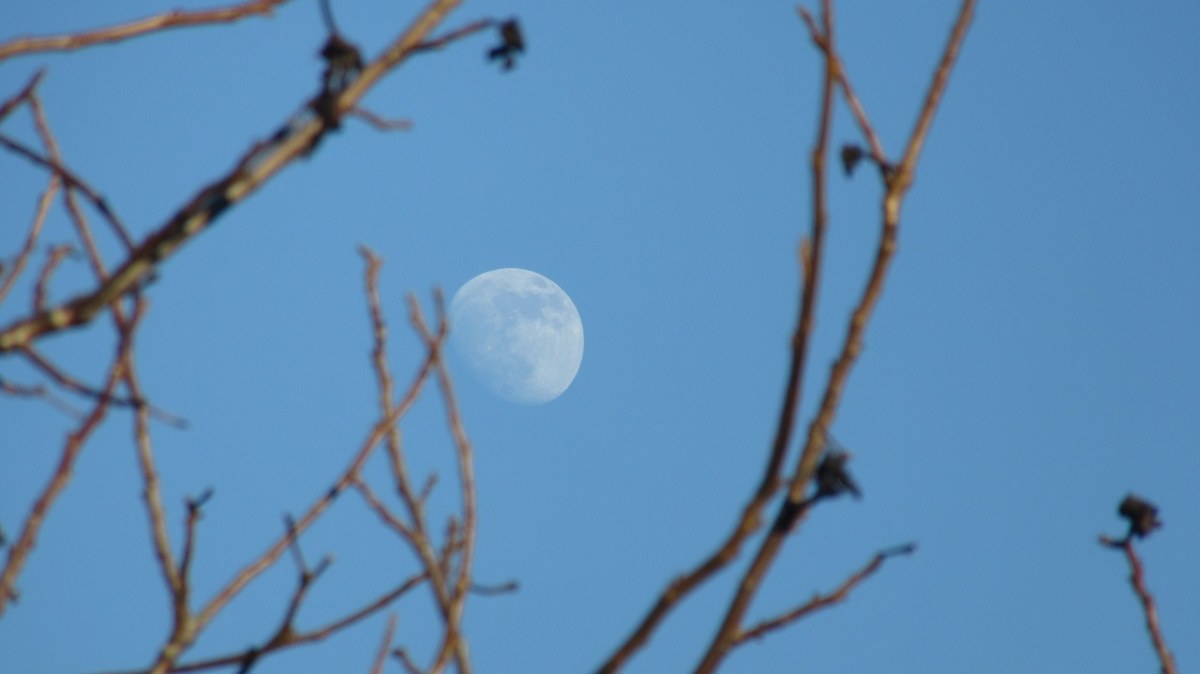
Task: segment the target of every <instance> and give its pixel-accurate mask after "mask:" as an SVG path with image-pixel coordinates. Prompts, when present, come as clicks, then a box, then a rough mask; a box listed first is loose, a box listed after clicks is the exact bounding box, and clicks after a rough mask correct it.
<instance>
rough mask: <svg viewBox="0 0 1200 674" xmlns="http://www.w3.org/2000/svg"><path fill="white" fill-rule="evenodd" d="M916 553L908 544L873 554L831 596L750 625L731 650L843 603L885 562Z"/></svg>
mask: <svg viewBox="0 0 1200 674" xmlns="http://www.w3.org/2000/svg"><path fill="white" fill-rule="evenodd" d="M916 549H917V546H916V545H915V544H913V543H908V544H905V545H900V546H897V547H894V548H889V549H887V550H882V551H880V552H877V553H875V556H874V557H872V558H871V561H870V562H868V563H867V565H866V566H864V567H863V568H861V569H859V570H858V571H856V572H854V573H853V574H852V575H851V576H850V577H849V578H847V579H846V580H844V581H842V584H841V585H839V586H838V587H837V589H835V590H834V591H833V592H830V593H828V594H823V595H822V594H818V595H815V596H813V598H812V599H809V600H808V601H807V602H805V603H804V604H802V605H800V606H797V607H796V608H794V609H792V610H790V611H787V612H786V613H782V614H780V615H777V616H775V617H773V618H769V619H767V620H764V621H762V622H760V623H758V624H757V625H754V626H753V627H750V628H749V629H746V630H745V631H743V632H741V633H740V634H738V635H737V636H736V637H734V639H733V646H735V647H736V646H740V645H742V644H743V643H745V642H747V641H750V640H751V639H761V638H763V637H764V636H766V635H767V634H769V633H771V632H774V631H775V630H777V629H780V628H783V627H787V626H788V625H790V624H792V623H794V622H796V621H797V620H799V619H801V618H804V617H805V616H808V615H810V614H812V613H815V612H817V611H819V610H821V609H823V608H828V607H830V606H832V605H834V604H838V603H841V602H843V601H845V600H846V598H847V597H849V596H850V592H851V591H852V590H854V588H856V587H858V586H859V585H860V584H861V583H862V582H863V581H865V580H866V579H867V578H870V577H871V576H872V575H874V574H875V572H876V571H878V570H879V568H880V567H881V566H883V563H884V561H886V560H887V559H888V558H889V557H896V556H898V555H911V554H912V553H913V552H915V551H916Z"/></svg>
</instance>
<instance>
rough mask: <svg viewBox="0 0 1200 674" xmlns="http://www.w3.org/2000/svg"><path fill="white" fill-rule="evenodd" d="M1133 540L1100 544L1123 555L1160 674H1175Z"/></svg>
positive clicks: (1105, 539) (1104, 538)
mask: <svg viewBox="0 0 1200 674" xmlns="http://www.w3.org/2000/svg"><path fill="white" fill-rule="evenodd" d="M1133 538H1134V537H1133V535H1132V533H1131V534H1129V535H1127V536H1125V537H1124V538H1121V539H1119V540H1114V539H1112V538H1109V537H1108V536H1101V537H1100V544H1101V545H1103V546H1105V547H1110V548H1116V549H1119V550H1121V551H1123V552H1124V553H1125V559H1126V560H1128V562H1129V584H1130V585H1132V586H1133V592H1134V594H1136V595H1137V597H1138V601H1139V602H1141V604H1142V613H1143V614H1144V615H1145V616H1146V631H1147V632H1148V633H1149V635H1150V643H1151V645H1153V646H1154V653H1155V654H1156V655H1157V656H1158V663H1159V668H1160V671H1161V672H1162V674H1176V673H1177V672H1178V671H1179V670H1178V668H1177V667H1176V665H1175V656H1174V655H1173V654H1172V653H1171V649H1170V648H1168V647H1167V640H1166V638H1165V637H1163V631H1162V625H1161V624H1160V623H1159V622H1158V608H1157V607H1156V605H1155V602H1154V595H1152V594H1150V588H1149V587H1147V585H1146V572H1145V569H1144V567H1143V566H1142V560H1141V558H1140V557H1138V554H1137V550H1135V549H1134V547H1133Z"/></svg>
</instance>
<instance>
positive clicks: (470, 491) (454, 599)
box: [408, 292, 476, 674]
mask: <svg viewBox="0 0 1200 674" xmlns="http://www.w3.org/2000/svg"><path fill="white" fill-rule="evenodd" d="M408 304H409V320H410V321H411V322H412V324H413V326H414V327H416V329H417V331H418V332H419V333H420V335H421V337H422V338H423V340H424V341H425V345H426V348H428V349H429V352H430V353H431V354H433V362H434V366H435V370H436V372H437V378H438V387H439V389H440V390H441V392H442V405H443V407H444V408H445V411H446V423H447V425H448V426H449V427H450V434H451V436H452V437H453V439H454V446H455V449H456V450H457V457H458V470H459V475H458V477H459V484H460V489H461V492H462V517H463V523H462V532H461V534H459V536H460V537H461V538H460V539H459V544H458V545H457V546H456V547H457V553H458V573H457V577H456V578H455V581H454V586H453V588H452V589H451V593H450V599H451V601H450V607H449V612H448V614H447V615H446V616H445V619H446V633H445V636H444V638H443V641H442V648H441V650H440V652H439V653H438V656H437V659H436V660H435V661H434V664H433V666H432V667H431V668H430V670H431V671H435V672H436V671H440V670H441V668H442V667H443V666H444V664H445V662H446V661H447V660H448V659H449V658H450V657H451V654H453V657H454V658H455V664H456V665H457V666H458V670H459V673H460V674H470V671H471V668H470V657H469V654H468V649H467V641H466V636H465V635H463V634H462V631H461V630H462V616H463V611H464V610H465V607H466V602H467V596H468V595H469V594H470V588H471V569H472V562H473V557H474V550H475V526H476V524H475V522H476V511H475V509H476V495H475V462H474V457H473V455H472V454H473V451H472V448H471V441H470V440H469V439H468V438H467V431H466V427H465V426H463V423H462V416H461V415H460V414H459V410H458V400H457V398H456V397H455V395H454V383H453V381H452V380H451V378H450V371H449V369H448V368H447V367H446V362H445V360H444V359H443V358H442V349H443V347H444V345H445V341H446V337H447V336H448V335H449V334H450V323H449V321H447V319H446V311H445V307H444V305H443V301H442V295H441V293H440V292H435V293H434V304H435V308H436V312H437V313H436V317H437V331H436V333H435V332H432V331H431V330H430V329H429V327H428V325H427V324H426V323H425V318H424V316H423V314H422V313H421V306H420V304H418V302H417V299H416V297H414V296H412V295H409V297H408ZM448 538H450V537H448ZM447 545H450V542H449V541H448V542H447Z"/></svg>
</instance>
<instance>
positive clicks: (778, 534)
mask: <svg viewBox="0 0 1200 674" xmlns="http://www.w3.org/2000/svg"><path fill="white" fill-rule="evenodd" d="M973 6H974V2H973V0H964V3H963V6H962V9H961V10H960V12H959V16H958V18H957V20H956V22H955V27H954V29H953V30H952V32H951V37H950V40H949V42H948V43H947V45H946V47H945V49H944V52H943V56H942V59H941V61H940V63H939V65H938V67H937V71H936V74H935V77H934V85H933V87H932V88H931V90H930V92H929V94H928V95H927V96H926V100H925V103H924V105H923V106H922V108H921V112H920V114H919V116H918V119H919V120H920V121H919V122H918V124H917V128H916V129H915V130H914V132H913V137H912V138H910V139H909V143H908V148H909V149H908V150H907V151H906V153H905V157H904V159H903V160H902V161H901V163H900V165H899V167H898V169H897V170H896V171H895V172H892V171H884V172H883V178H884V182H885V186H886V192H885V195H884V199H883V204H882V217H881V223H880V224H881V233H880V240H879V244H878V247H877V249H876V255H875V261H874V263H873V264H872V267H871V271H870V274H869V276H868V279H867V284H866V287H865V288H864V290H863V294H862V297H861V299H860V300H859V301H858V303H857V304H856V305H855V308H854V310H853V311H852V313H851V317H850V324H849V327H848V329H847V331H846V336H845V339H844V341H843V343H842V347H841V349H840V352H839V355H838V356H837V358H836V359H835V361H834V364H833V367H832V369H831V372H830V376H829V381H828V383H827V384H826V387H825V392H824V395H823V397H822V400H821V403H820V407H819V408H818V410H817V413H816V414H815V415H814V418H813V419H812V421H811V423H810V424H809V428H808V437H807V439H806V442H805V445H804V449H803V451H802V452H801V454H800V457H799V458H798V460H797V465H796V468H795V469H794V472H793V473H792V478H791V481H790V484H789V485H788V492H787V497H786V499H785V500H784V502H783V503H782V504H781V505H780V508H779V511H778V514H777V516H776V519H775V524H774V526H773V527H772V529H771V531H770V532H769V533H768V534H767V536H766V537H765V538H764V539H763V541H762V544H761V546H760V547H759V549H758V551H757V552H756V554H755V557H754V559H753V560H752V561H751V563H750V566H749V567H748V568H747V570H746V572H745V573H744V575H743V576H742V579H741V581H740V582H739V584H738V586H737V590H736V591H735V593H734V597H733V599H732V601H731V602H730V605H729V608H728V610H727V611H726V614H725V617H724V619H723V621H722V623H721V626H720V628H719V629H718V631H717V634H716V635H715V636H714V637H713V639H712V641H711V643H710V645H709V647H708V650H707V651H706V653H705V654H704V657H703V658H702V659H701V662H700V664H699V666H698V667H697V669H696V672H697V674H706V673H709V672H712V671H714V670H715V669H716V668H717V666H718V665H719V664H720V662H721V661H722V660H723V659H724V657H725V655H726V654H727V653H728V651H729V649H730V648H731V647H732V644H733V640H734V638H735V637H736V635H737V634H738V633H739V632H740V629H741V628H740V626H741V623H742V620H743V619H744V617H745V613H746V610H747V609H748V607H749V605H750V600H751V599H752V598H753V597H754V595H755V594H756V593H757V591H758V588H759V587H760V586H761V583H762V580H763V579H764V578H765V576H766V573H767V571H768V570H769V569H770V567H771V565H772V564H773V562H774V559H775V558H776V556H777V555H778V554H779V551H780V550H781V549H782V546H783V542H784V539H785V538H786V536H787V535H788V534H789V533H790V532H792V531H793V530H794V528H795V526H796V523H797V522H798V521H799V519H800V518H802V517H803V515H804V514H805V513H806V512H807V510H808V508H806V507H804V504H805V492H806V491H807V489H808V486H809V484H810V483H811V482H812V479H813V475H814V474H815V472H816V470H817V466H818V464H819V462H820V458H821V453H822V451H823V449H824V445H825V433H826V429H829V428H831V427H832V425H833V418H834V414H835V412H836V410H837V407H838V404H839V402H840V400H841V395H842V391H843V389H844V387H845V384H846V382H847V381H848V379H849V375H850V371H851V369H852V368H853V365H854V363H855V361H856V360H857V358H858V356H859V354H860V353H861V352H862V349H863V336H864V334H865V332H866V328H867V325H868V323H869V322H870V318H871V315H872V314H873V311H874V308H875V306H876V304H877V303H878V301H879V298H880V297H881V295H882V292H883V286H884V280H885V279H886V277H887V272H888V269H889V267H890V263H891V260H892V258H893V256H894V254H895V250H896V235H897V230H898V227H899V223H900V220H899V218H900V205H901V202H902V200H903V197H904V194H905V193H906V192H907V190H908V187H909V186H910V185H911V182H912V175H913V171H914V168H915V163H916V158H917V154H918V150H919V147H920V144H921V141H922V140H923V138H924V136H925V134H926V133H927V132H928V129H929V121H931V120H932V118H933V112H934V110H935V109H936V107H937V103H938V102H939V101H940V99H941V95H942V93H943V91H944V89H945V86H946V84H947V83H948V77H949V71H950V69H951V68H952V66H953V63H954V57H955V56H956V55H957V53H958V49H959V47H960V46H961V43H962V40H963V39H964V38H965V36H966V28H967V26H968V25H969V22H970V17H971V13H972V9H973ZM832 14H833V8H832V2H831V1H830V0H823V2H822V15H823V16H822V20H823V28H822V30H821V33H820V36H819V39H818V40H817V41H818V44H821V45H823V47H822V49H823V51H824V53H825V64H826V66H825V81H824V88H823V91H824V96H823V99H822V100H823V103H822V110H823V113H822V118H821V122H820V123H819V124H820V126H821V127H825V126H826V125H827V124H828V121H829V119H830V118H831V112H830V109H829V108H828V107H827V106H828V103H827V101H829V100H830V99H831V97H832V88H833V85H834V84H835V83H836V82H837V81H838V76H839V72H840V70H839V67H838V64H837V62H836V61H835V60H834V55H835V54H836V53H837V52H836V47H835V43H834V32H833V18H832ZM825 133H827V132H825ZM822 137H824V134H822V132H820V131H819V132H818V139H819V140H818V142H817V143H816V149H814V152H813V169H812V170H813V173H814V195H813V198H814V200H817V199H823V198H824V196H823V192H824V189H823V180H824V179H823V178H822V179H821V181H820V182H818V179H817V175H819V174H821V173H823V172H824V171H825V170H826V168H825V160H824V157H826V156H827V154H828V147H827V143H824V144H823V143H822V141H821V140H820V138H822ZM818 187H819V188H820V189H818ZM814 211H815V213H816V215H815V217H818V218H819V217H823V212H822V210H821V209H819V208H816V207H814Z"/></svg>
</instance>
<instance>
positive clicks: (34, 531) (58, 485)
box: [0, 302, 145, 616]
mask: <svg viewBox="0 0 1200 674" xmlns="http://www.w3.org/2000/svg"><path fill="white" fill-rule="evenodd" d="M144 309H145V305H144V303H141V302H139V303H138V304H137V305H136V306H135V308H134V313H133V316H132V319H131V320H129V321H128V322H126V323H125V325H124V327H123V329H121V330H120V331H119V339H118V343H117V349H116V356H115V357H114V358H113V362H112V365H111V366H110V367H109V369H108V375H107V376H106V377H105V383H104V385H103V387H101V389H100V390H101V391H102V392H103V396H102V397H100V398H99V399H97V400H96V401H95V404H94V405H93V406H92V410H91V412H90V413H89V414H88V415H87V417H85V418H84V420H83V421H82V422H81V423H80V424H79V426H78V427H77V428H76V429H75V430H74V431H72V432H71V433H70V434H69V435H68V436H67V439H66V442H65V443H64V444H63V449H62V453H61V454H60V455H59V459H58V464H57V466H56V467H55V469H54V472H53V474H52V475H51V476H50V481H49V482H48V483H47V484H46V486H45V487H43V488H42V491H41V493H40V494H39V495H38V497H37V499H36V500H35V501H34V503H33V507H32V509H31V510H30V513H29V515H28V516H26V518H25V521H24V523H23V524H22V526H21V531H20V533H19V534H18V535H17V538H16V540H15V541H14V542H13V544H12V545H11V546H10V547H9V548H8V558H7V560H6V561H5V563H4V566H3V569H2V571H0V616H3V615H4V611H5V608H6V607H7V605H8V603H9V601H10V600H12V599H15V598H16V597H17V577H18V576H19V575H20V573H21V569H22V568H23V566H24V565H25V562H26V561H27V559H28V557H29V553H30V552H31V551H32V550H33V547H34V545H35V544H36V542H37V537H38V532H39V531H40V530H41V527H42V523H43V521H44V520H45V518H46V513H47V512H49V510H50V507H51V506H52V505H53V504H54V501H55V500H56V499H57V498H58V496H59V494H61V493H62V491H63V490H64V489H65V488H66V486H67V484H68V483H69V482H70V480H71V475H72V472H73V471H74V468H75V463H76V461H77V460H78V459H79V455H80V453H81V452H82V451H83V447H84V445H85V444H86V443H87V441H88V439H89V438H90V437H91V435H92V433H93V432H95V430H96V429H97V428H98V427H99V426H100V422H101V421H103V420H104V417H105V415H107V414H108V411H109V409H110V408H111V405H110V403H109V402H108V398H109V397H111V396H112V395H113V392H114V391H116V388H117V386H118V384H119V383H120V381H121V379H122V377H123V375H124V371H125V367H126V362H127V361H126V358H127V356H128V354H129V352H130V349H131V348H132V346H133V335H134V332H135V331H136V329H137V326H138V324H139V322H140V321H141V317H142V315H143V311H144Z"/></svg>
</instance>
